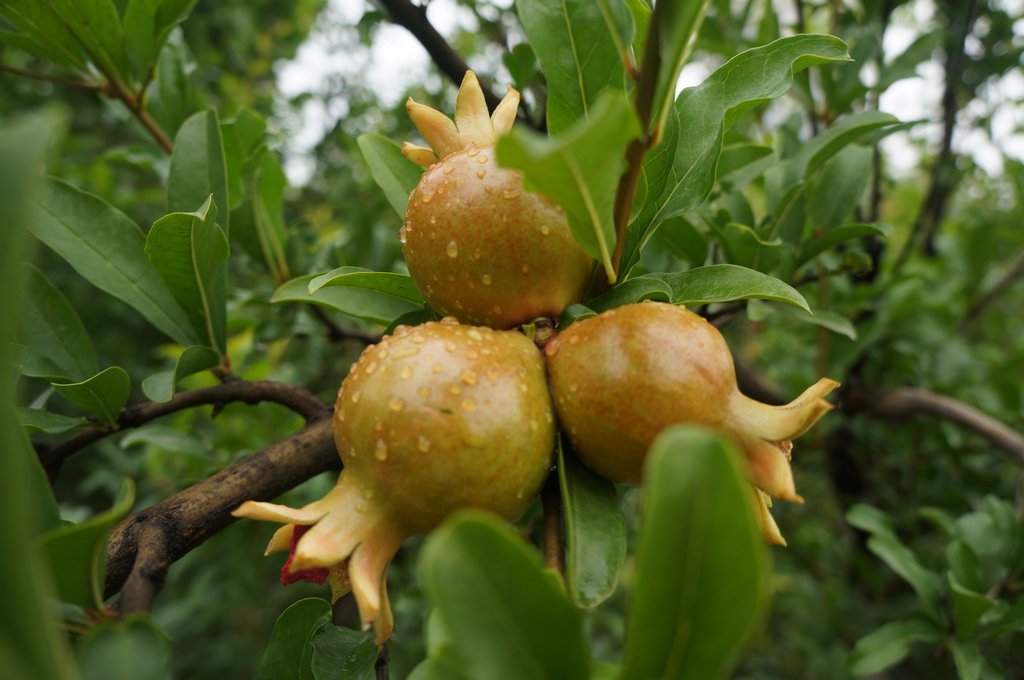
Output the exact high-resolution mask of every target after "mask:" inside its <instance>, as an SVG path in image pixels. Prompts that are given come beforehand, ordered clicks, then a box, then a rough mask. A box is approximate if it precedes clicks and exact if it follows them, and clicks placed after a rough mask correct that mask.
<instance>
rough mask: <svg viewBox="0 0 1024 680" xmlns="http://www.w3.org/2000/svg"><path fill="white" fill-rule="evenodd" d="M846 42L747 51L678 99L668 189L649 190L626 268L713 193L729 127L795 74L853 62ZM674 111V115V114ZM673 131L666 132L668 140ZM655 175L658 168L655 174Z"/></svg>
mask: <svg viewBox="0 0 1024 680" xmlns="http://www.w3.org/2000/svg"><path fill="white" fill-rule="evenodd" d="M848 60H849V56H848V55H847V52H846V45H845V44H844V43H843V41H841V40H839V39H838V38H835V37H833V36H828V35H796V36H790V37H787V38H780V39H779V40H776V41H775V42H773V43H771V44H769V45H765V46H763V47H757V48H754V49H751V50H747V51H746V52H742V53H740V54H738V55H736V56H735V57H733V58H732V59H730V60H729V61H728V62H726V63H725V64H723V65H722V66H720V67H719V68H718V69H716V70H715V72H714V73H712V74H711V76H710V77H709V78H708V79H707V80H705V81H704V82H703V83H701V84H700V85H698V86H697V87H693V88H689V89H686V90H684V91H683V92H682V94H680V95H679V97H678V98H677V99H676V104H675V107H674V109H673V110H674V115H675V116H676V117H677V118H678V120H679V121H683V122H684V123H682V124H680V125H679V134H678V141H677V142H676V146H675V147H674V149H670V150H668V152H669V153H670V154H671V155H672V157H671V165H670V166H668V163H666V162H665V161H664V159H662V160H661V161H660V162H661V163H663V164H665V165H666V166H668V169H667V172H666V173H665V175H666V179H665V186H664V190H663V191H662V192H661V193H660V195H658V196H654V195H653V194H648V199H649V200H648V205H647V206H646V207H645V209H644V211H643V212H642V213H641V216H640V217H639V218H638V219H637V220H636V223H635V224H634V225H633V226H632V227H631V229H630V235H631V238H630V239H628V240H627V244H626V250H625V253H624V257H623V264H624V266H623V269H622V271H623V272H628V271H629V269H630V267H632V266H633V265H634V264H635V263H636V262H637V260H638V259H639V254H640V249H641V248H642V247H643V245H644V244H645V243H646V242H647V240H648V239H650V236H651V234H652V233H653V232H654V230H655V229H657V227H658V225H659V224H660V223H661V221H662V220H666V219H668V218H670V217H673V216H675V215H681V214H682V213H685V212H687V211H689V210H692V209H693V208H695V207H697V206H698V205H700V204H701V203H702V202H703V201H704V199H705V198H707V196H708V194H709V193H710V192H711V189H712V187H713V186H714V183H715V172H716V167H717V165H718V158H719V155H720V154H721V149H722V139H723V138H724V136H725V131H726V130H727V129H728V128H729V127H731V126H732V124H733V123H734V122H735V121H736V119H737V118H739V116H740V115H741V114H742V113H745V112H746V111H748V110H750V109H752V108H754V107H755V106H757V105H759V104H762V103H764V102H767V101H770V100H772V99H775V98H776V97H780V96H782V95H783V94H785V93H786V92H787V91H788V90H789V88H790V86H791V85H792V83H793V74H794V73H796V72H799V71H801V70H803V69H805V68H807V67H808V66H812V65H814V64H824V63H829V62H837V61H848ZM670 115H672V114H670ZM668 142H669V136H668V135H666V142H665V143H668ZM652 174H653V173H652Z"/></svg>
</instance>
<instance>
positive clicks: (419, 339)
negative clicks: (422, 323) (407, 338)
mask: <svg viewBox="0 0 1024 680" xmlns="http://www.w3.org/2000/svg"><path fill="white" fill-rule="evenodd" d="M412 341H413V342H415V343H416V344H417V345H422V344H423V343H425V342H426V341H427V339H426V338H425V337H423V336H422V335H419V334H417V335H414V336H412Z"/></svg>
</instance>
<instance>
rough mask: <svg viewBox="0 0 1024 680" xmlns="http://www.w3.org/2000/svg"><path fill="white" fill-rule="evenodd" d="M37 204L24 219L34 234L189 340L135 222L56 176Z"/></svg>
mask: <svg viewBox="0 0 1024 680" xmlns="http://www.w3.org/2000/svg"><path fill="white" fill-rule="evenodd" d="M39 206H40V210H38V211H37V213H36V218H35V219H34V220H33V221H32V222H31V223H30V224H29V231H30V232H31V233H32V235H33V236H35V237H36V238H38V239H39V240H40V241H42V242H43V243H45V244H46V245H47V246H49V247H50V248H51V249H52V250H53V251H54V252H56V253H57V254H58V255H60V256H61V257H63V258H64V259H65V260H66V261H67V263H68V264H70V265H71V266H72V267H74V269H75V271H77V272H78V273H79V274H81V275H82V276H83V277H84V278H85V279H86V280H88V281H89V282H90V283H91V284H93V285H94V286H96V287H97V288H99V289H100V290H102V291H104V292H105V293H109V294H110V295H113V296H114V297H116V298H118V299H119V300H122V301H123V302H126V303H128V304H129V305H131V306H132V307H134V308H135V309H136V310H137V311H138V312H139V313H140V314H142V315H143V316H144V317H146V319H147V320H148V321H149V322H150V323H151V324H153V325H154V326H155V327H156V328H158V329H159V330H161V331H163V332H164V333H165V334H166V335H167V336H168V337H170V338H171V339H172V340H174V341H175V342H178V343H181V344H183V345H189V344H192V341H194V340H195V331H194V330H193V329H192V324H191V323H189V320H188V317H187V316H186V314H185V311H184V310H183V309H182V308H181V306H180V305H179V304H178V302H177V301H176V300H175V299H174V296H172V295H171V292H170V291H169V290H167V286H166V285H165V284H164V282H163V279H161V278H160V274H159V273H157V271H156V269H155V268H154V267H153V265H152V264H151V263H150V261H149V260H148V259H147V258H146V253H145V243H146V237H145V236H144V235H143V233H142V230H140V229H139V227H138V226H137V225H136V224H135V223H134V222H132V221H131V220H130V219H129V218H128V217H127V216H126V215H125V214H124V213H122V212H121V211H119V210H117V209H116V208H114V207H112V206H111V205H109V204H108V203H106V202H105V201H104V200H103V199H101V198H100V197H98V196H94V195H93V194H88V193H86V192H84V191H79V190H78V189H76V188H74V187H73V186H71V185H70V184H67V183H65V182H62V181H60V180H57V179H50V180H47V181H46V183H45V184H44V185H43V190H42V191H41V192H40V198H39Z"/></svg>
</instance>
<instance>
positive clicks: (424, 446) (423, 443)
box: [416, 435, 430, 453]
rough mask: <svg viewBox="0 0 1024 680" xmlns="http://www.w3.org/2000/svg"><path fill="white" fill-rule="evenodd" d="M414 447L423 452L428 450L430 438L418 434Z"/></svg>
mask: <svg viewBox="0 0 1024 680" xmlns="http://www.w3.org/2000/svg"><path fill="white" fill-rule="evenodd" d="M416 448H417V449H419V450H420V451H422V452H423V453H426V452H427V451H430V440H429V439H427V438H426V437H424V436H423V435H420V436H419V439H417V440H416Z"/></svg>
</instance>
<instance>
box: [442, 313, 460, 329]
mask: <svg viewBox="0 0 1024 680" xmlns="http://www.w3.org/2000/svg"><path fill="white" fill-rule="evenodd" d="M441 323H443V324H444V325H446V326H457V325H458V323H459V320H458V319H456V318H455V317H454V316H451V315H445V316H444V317H442V318H441Z"/></svg>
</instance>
